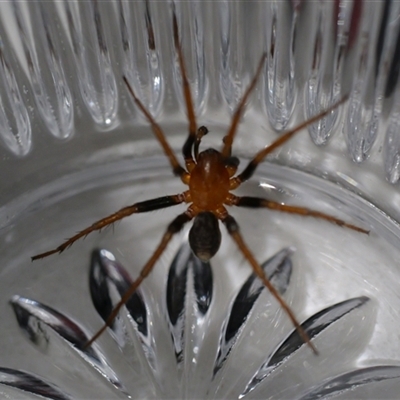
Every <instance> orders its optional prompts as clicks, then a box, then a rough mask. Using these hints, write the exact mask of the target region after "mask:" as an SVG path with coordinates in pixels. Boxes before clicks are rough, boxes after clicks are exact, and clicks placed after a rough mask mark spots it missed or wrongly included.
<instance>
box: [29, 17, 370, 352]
mask: <svg viewBox="0 0 400 400" xmlns="http://www.w3.org/2000/svg"><path fill="white" fill-rule="evenodd" d="M172 22H173V37H174V44H175V51H176V53H177V57H178V62H179V66H180V70H181V74H182V84H183V94H184V98H185V103H186V111H187V115H188V120H189V135H188V138H187V140H186V142H185V143H184V145H183V149H182V152H183V157H184V160H185V166H186V169H185V168H183V167H182V166H181V165H180V163H179V161H178V160H177V158H176V156H175V154H174V152H173V151H172V149H171V147H170V145H169V144H168V141H167V139H166V137H165V134H164V133H163V131H162V129H161V127H160V126H159V125H158V124H157V122H156V121H155V120H154V118H153V117H152V115H151V114H150V112H149V111H148V110H147V109H146V108H145V107H144V105H143V104H142V103H141V101H140V100H139V99H138V97H137V96H136V94H135V92H134V91H133V89H132V87H131V85H130V84H129V82H128V80H127V78H126V77H123V79H124V82H125V84H126V86H127V89H128V91H129V92H130V94H131V95H132V97H133V100H134V102H135V103H136V105H137V107H138V108H139V109H140V110H141V112H142V113H143V114H144V116H145V117H146V119H147V120H148V121H149V123H150V125H151V128H152V130H153V132H154V134H155V136H156V138H157V140H158V141H159V142H160V145H161V146H162V148H163V151H164V153H165V154H166V156H167V157H168V160H169V162H170V164H171V167H172V170H173V173H174V174H175V175H176V176H178V177H179V178H180V179H181V181H182V182H183V183H184V184H185V185H188V186H189V190H186V191H185V192H183V193H180V194H175V195H169V196H163V197H159V198H156V199H152V200H147V201H142V202H139V203H135V204H133V205H131V206H128V207H124V208H122V209H121V210H119V211H117V212H116V213H114V214H111V215H109V216H108V217H105V218H103V219H101V220H99V221H97V222H95V223H94V224H92V225H91V226H89V227H87V228H86V229H83V230H82V231H80V232H79V233H77V234H76V235H74V236H72V237H71V238H70V239H68V240H66V241H65V242H64V243H62V244H61V245H60V246H58V247H57V248H55V249H53V250H50V251H47V252H45V253H41V254H38V255H35V256H34V257H32V260H37V259H40V258H44V257H47V256H49V255H51V254H54V253H61V252H63V251H64V250H65V249H66V248H68V247H69V246H71V245H72V244H73V243H74V242H75V241H77V240H78V239H80V238H82V237H85V236H86V235H88V234H89V233H91V232H93V231H96V230H101V229H102V228H104V227H106V226H108V225H110V224H113V223H114V222H116V221H119V220H121V219H123V218H125V217H128V216H129V215H132V214H136V213H142V212H149V211H153V210H158V209H161V208H166V207H171V206H174V205H177V204H181V203H188V204H189V206H188V208H187V210H186V211H185V212H184V213H182V214H180V215H178V216H177V217H176V218H175V219H174V220H173V221H172V222H171V223H170V224H169V225H168V228H167V230H166V232H165V233H164V235H163V236H162V239H161V242H160V243H159V244H158V246H157V248H156V249H155V251H154V253H153V255H152V256H151V257H150V259H149V260H148V261H147V263H146V264H145V265H144V267H143V268H142V270H141V272H140V274H139V277H138V278H137V279H136V280H135V281H134V282H133V283H132V285H131V286H130V288H129V289H128V290H127V291H126V293H125V294H124V295H123V296H122V298H121V300H120V301H119V303H118V304H117V306H116V307H115V308H114V310H113V311H112V313H111V314H110V316H109V317H108V319H107V321H106V323H105V324H104V325H103V327H102V328H101V329H100V330H99V331H98V332H97V333H96V334H95V335H94V336H93V337H92V338H91V339H90V340H89V341H88V342H87V343H86V346H89V345H91V344H92V343H93V342H94V341H95V340H96V339H97V338H98V337H99V336H100V335H101V334H102V333H103V332H104V331H105V329H106V328H107V327H108V326H110V325H111V323H112V321H113V320H114V318H115V317H116V316H117V314H118V312H119V310H120V309H121V307H122V306H123V305H124V304H125V303H126V302H127V301H128V299H129V298H130V297H131V296H132V294H133V293H134V292H135V291H136V290H137V288H138V287H139V285H140V284H141V283H142V282H143V280H144V279H145V278H146V277H147V275H148V274H149V273H150V272H151V271H152V269H153V267H154V265H155V263H156V262H157V260H158V259H159V257H160V255H161V254H162V253H163V251H164V250H165V248H166V247H167V245H168V243H169V242H170V240H171V238H172V237H173V236H174V234H176V233H177V232H179V231H180V230H181V229H182V227H183V226H184V225H185V224H186V223H187V222H189V221H191V220H192V219H194V221H193V226H192V228H191V229H190V232H189V243H190V246H191V248H192V250H193V252H194V254H195V255H196V256H197V257H198V258H200V259H201V260H203V261H208V260H210V259H211V258H212V257H213V256H214V255H215V254H216V253H217V251H218V249H219V247H220V243H221V232H220V230H219V222H218V221H222V223H223V224H224V225H225V226H226V228H227V231H228V233H229V234H230V235H231V237H232V238H233V240H234V241H235V242H236V244H237V246H238V247H239V249H240V251H241V252H242V253H243V255H244V257H245V258H246V260H247V261H248V262H249V264H250V265H251V267H252V268H253V271H254V272H255V274H256V275H257V276H258V277H259V279H261V281H262V282H263V284H264V285H265V286H266V287H267V288H268V290H269V291H270V292H271V294H272V295H273V296H274V297H275V299H276V300H277V301H278V303H279V304H280V305H281V306H282V308H283V309H284V310H285V312H286V313H287V315H288V317H289V318H290V320H291V321H292V323H293V325H294V326H295V328H296V329H297V332H298V333H299V335H300V336H301V338H302V339H303V341H304V342H305V343H307V344H308V345H309V346H310V348H311V349H312V350H313V351H314V352H315V353H317V350H316V348H315V346H314V345H313V344H312V343H311V342H310V340H309V337H308V335H307V334H306V332H305V331H304V330H303V328H302V327H301V325H300V324H299V322H298V321H297V319H296V317H295V315H294V313H293V311H292V310H291V309H290V307H289V306H288V305H287V303H286V302H285V300H284V299H283V298H282V297H281V295H280V294H279V293H278V291H277V290H276V289H275V288H274V286H272V284H271V283H270V281H269V280H268V278H267V277H266V275H265V274H264V271H263V269H262V268H261V266H260V264H259V263H258V261H257V260H256V259H255V257H254V256H253V254H252V252H251V251H250V249H249V248H248V246H247V244H246V243H245V241H244V240H243V237H242V235H241V233H240V230H239V226H238V224H237V222H236V220H235V219H234V218H233V217H232V216H231V215H230V214H229V213H228V211H227V209H226V206H238V207H249V208H268V209H271V210H276V211H282V212H287V213H292V214H298V215H303V216H312V217H316V218H321V219H324V220H327V221H329V222H332V223H335V224H337V225H340V226H344V227H347V228H350V229H353V230H355V231H358V232H362V233H369V231H367V230H365V229H362V228H359V227H357V226H355V225H352V224H349V223H347V222H345V221H342V220H340V219H338V218H335V217H333V216H330V215H327V214H324V213H321V212H319V211H314V210H310V209H307V208H303V207H296V206H289V205H284V204H280V203H277V202H274V201H270V200H268V199H264V198H258V197H248V196H243V197H239V196H235V195H234V194H232V193H231V191H232V190H234V189H236V188H238V187H239V186H240V185H241V184H242V183H243V182H245V181H247V180H248V179H250V178H251V177H252V175H253V173H254V171H255V170H256V168H257V166H258V165H259V163H260V162H261V161H263V159H264V158H265V157H266V156H267V155H268V154H269V153H271V152H272V151H273V150H275V149H276V148H278V147H280V146H281V145H282V144H284V143H285V142H286V141H288V140H289V139H290V138H291V137H292V136H293V135H294V134H295V133H297V132H299V131H300V130H302V129H303V128H305V127H306V126H308V125H310V124H312V123H314V122H316V121H318V120H319V119H321V118H323V117H325V116H326V115H328V114H330V113H331V112H332V111H333V110H334V109H335V108H336V107H338V106H339V105H340V104H342V103H343V102H345V101H346V99H347V97H344V98H342V99H341V100H340V101H339V102H337V103H336V104H334V105H333V106H331V107H329V108H328V109H326V110H325V111H324V112H322V113H320V114H319V115H316V116H315V117H313V118H311V119H309V120H307V121H306V122H304V123H302V124H300V125H299V126H297V127H295V128H294V129H292V130H290V131H288V132H286V133H285V134H283V135H282V136H280V137H279V139H277V140H276V141H274V142H273V143H272V144H270V145H269V146H267V147H265V148H263V149H262V150H260V151H259V152H258V153H257V154H256V155H255V157H254V158H253V159H252V160H251V161H250V162H249V163H248V164H247V166H246V168H244V170H243V171H242V172H241V173H239V174H238V175H235V174H236V172H237V169H238V165H239V160H238V158H236V157H233V156H232V155H231V148H232V143H233V139H234V136H235V133H236V131H237V126H238V124H239V121H240V118H241V116H242V113H243V110H244V107H245V104H246V101H247V99H248V97H249V95H250V93H251V92H252V91H253V89H254V87H255V86H256V83H257V80H258V77H259V76H260V74H261V71H262V69H263V66H264V61H265V58H266V55H265V54H264V55H263V56H262V57H261V60H260V62H259V64H258V67H257V71H256V74H255V75H254V78H253V79H252V81H251V83H250V85H249V87H248V88H247V90H246V91H245V93H244V95H243V98H242V99H241V101H240V103H239V105H238V107H237V109H236V111H235V113H234V115H233V118H232V122H231V124H230V127H229V130H228V133H227V135H226V136H225V138H224V141H223V142H224V143H223V146H222V150H221V151H218V150H215V149H207V150H204V151H202V152H200V153H199V145H200V142H201V139H202V137H203V136H204V135H206V134H207V133H208V129H207V128H206V127H204V126H202V127H200V128H197V122H196V116H195V112H194V107H193V100H192V95H191V91H190V86H189V82H188V79H187V75H186V68H185V63H184V59H183V53H182V49H181V44H180V41H179V32H178V24H177V19H176V15H175V13H173V19H172Z"/></svg>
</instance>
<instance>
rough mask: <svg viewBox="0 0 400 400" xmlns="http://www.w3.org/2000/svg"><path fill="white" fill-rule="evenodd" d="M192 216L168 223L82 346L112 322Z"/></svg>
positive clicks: (182, 216)
mask: <svg viewBox="0 0 400 400" xmlns="http://www.w3.org/2000/svg"><path fill="white" fill-rule="evenodd" d="M192 218H193V217H192V215H191V214H190V212H188V211H186V212H184V213H183V214H180V215H178V216H177V217H176V218H175V219H174V220H173V221H172V222H171V223H170V224H169V225H168V228H167V230H166V232H165V233H164V235H163V237H162V239H161V242H160V243H159V245H158V246H157V248H156V250H155V251H154V253H153V255H152V256H151V257H150V259H149V260H148V261H147V263H146V264H145V266H144V267H143V268H142V270H141V271H140V274H139V277H138V278H137V279H136V280H135V281H134V282H133V283H132V285H131V286H130V287H129V288H128V290H127V291H126V292H125V293H124V295H123V296H122V297H121V300H120V301H119V302H118V304H117V305H116V306H115V307H114V309H113V310H112V312H111V314H110V315H109V316H108V318H107V320H106V322H105V324H104V325H103V326H102V327H101V329H99V330H98V331H97V332H96V333H95V334H94V335H93V336H92V338H91V339H90V340H89V341H88V342H87V343H86V344H85V345H84V348H87V347H88V346H90V345H91V344H92V343H93V342H94V341H95V340H96V339H98V338H99V336H100V335H101V334H102V333H103V332H104V331H105V330H106V329H107V327H108V326H111V324H112V322H113V321H114V318H115V317H116V316H117V315H118V312H119V310H120V309H121V307H122V306H123V305H124V304H125V303H126V302H127V301H128V300H129V298H130V297H131V296H132V294H133V293H134V292H135V291H136V290H137V288H138V287H139V286H140V284H141V283H142V282H143V280H144V279H145V278H146V277H147V276H148V275H149V273H150V272H151V271H152V269H153V267H154V264H155V263H156V262H157V260H158V259H159V258H160V256H161V254H162V253H163V251H164V250H165V248H166V247H167V245H168V243H169V242H170V241H171V239H172V237H173V236H174V234H175V233H178V232H179V231H180V230H181V229H182V227H183V226H184V225H185V224H186V223H187V222H189V221H190V220H191V219H192Z"/></svg>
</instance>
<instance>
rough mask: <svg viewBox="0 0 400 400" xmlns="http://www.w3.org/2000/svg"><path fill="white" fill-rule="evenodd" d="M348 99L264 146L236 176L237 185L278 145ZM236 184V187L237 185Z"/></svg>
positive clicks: (342, 100)
mask: <svg viewBox="0 0 400 400" xmlns="http://www.w3.org/2000/svg"><path fill="white" fill-rule="evenodd" d="M347 99H348V96H344V97H343V98H342V99H341V100H339V101H338V102H337V103H335V104H333V105H332V106H330V107H329V108H327V109H326V110H325V111H323V112H321V113H320V114H318V115H316V116H314V117H312V118H310V119H308V120H307V121H304V122H303V123H301V124H300V125H298V126H296V127H295V128H293V129H291V130H290V131H288V132H286V133H284V134H283V135H282V136H280V137H279V138H278V139H277V140H275V142H273V143H272V144H270V145H269V146H267V147H264V149H262V150H261V151H259V152H258V153H257V154H256V156H255V157H254V158H253V159H252V160H251V161H250V162H249V163H248V165H247V167H246V168H245V169H244V170H243V172H241V173H240V174H239V175H238V176H237V177H236V178H235V180H236V185H237V186H239V185H240V184H241V183H243V182H244V181H247V180H248V179H250V178H251V177H252V176H253V173H254V171H255V170H256V168H257V167H258V164H260V162H261V161H262V160H263V159H264V158H265V157H266V156H267V155H268V154H269V153H271V152H272V151H274V150H275V149H277V148H278V147H280V146H282V145H283V144H284V143H285V142H287V141H288V140H289V139H290V138H291V137H292V136H294V135H295V134H296V133H298V132H300V131H301V130H302V129H304V128H306V127H307V126H308V125H311V124H313V123H314V122H317V121H319V120H320V119H322V118H324V117H325V116H327V115H328V114H330V113H331V112H332V111H333V110H334V109H335V108H337V107H339V106H340V105H341V104H342V103H344V102H345V101H346V100H347ZM237 186H236V187H237Z"/></svg>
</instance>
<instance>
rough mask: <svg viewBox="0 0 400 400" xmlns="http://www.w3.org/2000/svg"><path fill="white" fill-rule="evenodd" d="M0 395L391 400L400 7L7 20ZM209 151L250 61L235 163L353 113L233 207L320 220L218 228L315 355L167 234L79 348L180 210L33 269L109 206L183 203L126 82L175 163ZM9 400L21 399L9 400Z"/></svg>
mask: <svg viewBox="0 0 400 400" xmlns="http://www.w3.org/2000/svg"><path fill="white" fill-rule="evenodd" d="M1 7H2V8H1V13H0V18H1V19H0V87H1V90H0V99H1V110H0V127H1V129H0V131H1V132H0V137H1V139H2V142H1V143H2V147H1V148H0V153H1V157H0V160H1V161H0V162H1V172H0V180H1V182H0V187H1V193H0V224H1V228H0V229H1V230H0V237H1V241H0V246H1V254H2V255H3V260H4V263H3V267H2V269H1V281H0V282H1V291H0V293H1V296H0V312H1V315H2V318H3V324H2V326H1V327H0V330H1V335H0V344H1V345H0V348H1V350H0V352H1V354H2V361H1V365H0V367H1V368H0V393H1V394H2V395H3V396H4V397H6V396H8V397H9V398H30V399H31V398H43V397H44V398H51V399H65V398H82V399H83V398H107V399H110V398H234V397H235V398H242V397H246V398H261V397H265V398H301V399H311V398H324V397H326V398H327V397H334V396H336V397H338V398H378V397H379V398H393V397H396V393H397V389H398V387H399V385H400V364H399V357H398V354H399V342H398V340H397V336H398V328H399V324H398V321H399V311H398V310H399V309H400V304H399V303H400V299H399V297H398V292H399V282H400V279H399V278H400V271H399V268H398V265H397V263H398V261H397V260H398V259H399V250H398V249H399V248H400V246H399V244H400V230H399V224H398V222H397V221H398V220H399V219H400V216H399V208H398V204H399V200H400V199H399V194H398V187H397V185H396V182H397V180H398V170H399V169H398V168H399V165H400V164H399V163H398V144H397V142H398V141H397V133H396V132H397V130H396V129H397V124H398V109H399V99H398V97H399V96H398V92H399V91H398V88H397V75H396V74H397V72H396V71H398V70H397V69H396V65H397V64H396V59H398V57H396V54H397V53H396V51H397V36H398V32H399V21H398V18H397V16H398V11H399V10H398V7H399V6H398V5H397V3H396V4H392V3H389V2H374V3H364V2H356V1H354V2H349V1H346V2H345V1H339V2H318V3H317V2H302V1H299V2H280V1H271V2H264V3H259V2H230V1H219V2H215V3H208V2H207V3H205V2H196V1H190V2H164V3H159V2H145V1H143V2H133V3H131V2H122V1H115V2H95V1H93V2H78V3H72V2H68V1H65V2H46V3H42V2H39V3H34V2H28V3H20V2H11V3H8V2H7V3H2V4H1ZM172 10H175V13H176V15H177V20H178V26H179V32H180V38H181V43H182V48H183V53H184V59H185V64H186V67H187V72H188V77H189V82H190V86H191V90H192V93H193V100H194V108H195V112H196V115H197V120H198V125H205V126H207V127H208V129H209V130H210V133H209V134H208V135H207V137H205V138H204V139H203V142H202V149H204V148H207V147H213V148H216V149H219V148H220V146H221V145H222V139H223V137H224V135H225V134H226V131H227V129H228V127H229V124H230V121H231V118H232V115H233V113H234V111H235V109H236V106H237V105H238V102H239V101H240V99H241V97H242V95H243V92H244V90H245V89H246V88H247V87H248V85H249V83H250V81H251V79H252V77H253V76H254V73H255V70H256V67H257V65H258V63H259V60H260V58H261V57H262V54H263V53H264V52H266V54H267V61H266V66H265V68H264V70H263V72H262V76H261V78H260V79H259V81H258V83H257V86H256V89H255V90H254V92H253V93H252V95H251V98H250V100H249V102H248V104H247V107H246V111H245V113H244V116H243V118H242V120H241V123H240V125H239V129H238V132H237V135H236V138H235V141H234V146H233V153H234V154H235V155H237V156H238V157H239V159H240V161H241V167H242V166H243V165H246V163H247V162H248V160H249V159H251V158H252V157H253V156H254V154H255V153H256V152H257V151H258V150H260V149H261V148H263V147H264V146H265V145H267V144H269V143H271V142H272V141H273V140H274V139H275V138H277V137H278V136H277V135H278V134H279V133H280V132H281V131H285V130H287V129H289V128H291V127H293V126H295V125H296V124H297V123H300V122H301V121H304V120H305V119H307V118H309V117H311V116H312V115H315V114H317V113H319V112H320V111H321V110H323V109H325V108H326V107H328V106H329V105H330V104H332V103H334V102H335V101H337V100H338V99H340V98H342V96H344V95H345V94H348V95H349V99H348V100H347V102H346V103H345V104H344V105H343V106H342V107H340V108H337V109H336V110H335V111H334V112H333V113H331V114H330V115H329V116H327V117H326V118H324V119H322V120H321V121H319V122H318V123H316V124H314V125H312V126H311V127H309V128H308V131H309V132H308V133H307V132H306V130H303V131H302V132H299V133H298V134H297V135H296V137H295V138H293V139H292V140H291V141H290V142H289V143H287V144H285V145H284V146H283V147H282V148H280V149H278V150H277V151H276V152H274V153H273V154H271V155H270V156H269V157H268V159H267V160H266V161H265V162H263V163H262V164H261V165H260V167H259V168H258V169H257V171H256V173H255V175H254V177H253V178H252V179H251V180H250V181H249V182H247V183H245V184H243V185H242V186H241V187H240V188H239V190H238V191H237V192H236V193H237V194H238V195H248V196H259V197H266V198H269V199H271V200H272V201H275V202H278V203H284V204H289V205H298V206H303V207H308V208H312V209H316V210H318V211H321V212H325V213H328V214H332V215H335V216H336V217H338V218H341V219H343V220H346V221H349V222H351V223H354V224H356V225H357V226H360V227H362V228H364V229H367V230H369V231H370V233H369V235H365V234H361V233H358V232H354V231H351V230H349V229H345V228H341V227H338V226H336V225H333V224H330V223H328V222H326V221H322V220H319V219H315V218H309V217H301V216H296V215H290V214H286V213H279V212H276V211H271V210H262V209H258V210H251V209H244V208H232V209H231V210H230V212H231V213H232V215H234V217H235V218H236V219H237V221H238V223H239V225H240V228H241V232H242V234H243V237H244V239H245V241H246V243H247V244H248V246H249V247H250V249H251V251H252V252H253V254H254V256H255V257H256V259H257V260H258V261H259V262H260V263H262V266H263V267H264V269H265V271H266V273H267V275H268V276H270V278H271V281H272V283H273V284H274V285H275V287H276V288H277V290H278V291H279V292H280V293H281V294H282V296H283V297H284V299H285V300H286V301H287V303H288V304H289V305H290V307H291V308H292V309H293V311H294V313H295V315H296V316H297V318H298V319H299V321H300V322H301V323H302V325H303V327H304V329H305V330H306V331H307V332H308V333H309V336H310V338H311V339H312V342H313V344H314V345H315V346H316V348H317V349H318V351H319V355H318V356H316V355H315V354H314V353H313V352H312V351H311V350H310V348H309V347H307V345H305V344H304V343H303V342H302V341H301V340H300V339H299V337H298V335H297V333H296V331H295V330H294V328H293V326H292V324H291V323H290V320H289V319H288V318H287V315H286V314H285V313H284V311H283V310H281V309H280V307H279V306H278V305H277V303H276V301H275V300H274V298H273V297H272V296H271V295H270V294H269V292H268V291H267V290H265V289H263V287H262V285H261V284H260V283H259V282H258V280H257V279H255V278H254V276H253V275H252V270H251V268H249V265H248V263H247V262H246V260H245V259H244V257H243V256H242V255H241V253H240V252H239V250H238V249H237V248H236V247H235V244H234V243H233V241H232V240H231V239H230V238H229V235H228V233H227V232H226V230H224V228H222V234H223V240H222V245H221V248H220V250H219V252H218V254H217V255H216V256H215V257H214V258H213V259H212V260H211V261H210V263H204V262H201V261H199V260H198V259H197V258H195V257H194V256H193V255H192V253H191V251H190V248H189V247H188V244H187V234H188V228H185V229H184V230H183V231H182V232H181V233H179V234H177V235H176V236H175V237H174V239H173V240H172V241H171V243H170V245H169V246H168V248H167V249H166V251H165V252H164V253H163V255H162V256H161V257H160V259H159V261H158V262H157V264H156V266H155V268H154V271H153V272H152V273H151V275H150V276H149V277H148V278H147V279H146V280H145V282H144V283H143V284H142V285H141V286H140V289H139V290H138V291H137V293H136V294H135V295H134V296H133V297H132V298H131V300H130V301H129V303H128V304H127V306H126V307H124V308H123V309H122V310H121V312H120V314H119V316H118V318H117V319H116V321H115V323H114V324H113V326H112V327H111V328H109V329H108V330H107V332H105V333H104V334H103V335H102V336H101V337H100V338H99V339H98V340H97V341H96V342H95V343H94V344H93V345H92V346H90V347H87V348H85V347H84V345H85V343H86V342H87V340H88V339H89V338H90V337H91V336H92V335H93V334H94V333H95V332H96V331H97V330H98V329H99V328H100V327H101V325H102V324H103V322H104V319H106V318H107V315H108V314H109V312H110V309H111V308H112V307H113V305H115V304H116V303H117V302H118V300H119V298H120V296H121V295H122V293H124V291H125V290H126V288H127V287H128V285H129V284H130V282H132V280H134V279H135V278H136V276H137V275H138V273H139V271H140V269H141V268H142V266H143V265H144V263H145V262H146V261H147V259H148V258H149V257H150V256H151V255H152V253H153V251H154V249H155V247H156V246H157V243H158V242H159V240H160V238H161V235H162V234H163V232H164V230H165V229H166V227H167V225H168V223H169V222H170V221H172V219H173V218H174V217H175V216H176V215H178V214H179V213H181V212H183V211H184V209H185V206H184V205H179V206H176V207H174V208H168V209H165V210H159V211H155V212H152V213H143V214H138V215H134V216H131V217H129V218H127V219H124V220H123V221H121V222H119V223H117V224H115V225H114V226H112V227H109V228H107V229H105V230H104V231H102V232H101V233H100V234H99V233H93V234H91V235H89V236H88V237H87V238H85V239H84V240H81V241H78V242H77V243H75V244H74V245H73V246H72V247H71V248H70V249H68V250H66V251H65V252H63V253H62V254H60V255H52V256H51V257H48V258H45V259H43V260H40V261H35V262H34V263H32V262H31V261H30V258H31V257H32V256H33V255H35V254H38V253H40V252H43V251H47V250H49V249H51V248H54V247H56V246H58V245H59V244H60V243H61V242H62V241H63V240H64V239H65V238H67V237H70V236H71V235H73V234H75V233H76V232H77V231H79V230H81V229H83V228H84V227H86V226H89V225H90V224H91V223H93V221H96V220H98V219H99V218H102V217H104V216H106V215H109V214H110V213H112V212H114V211H116V210H118V209H120V208H121V207H124V206H127V205H130V204H133V203H135V202H137V201H142V200H145V199H150V198H155V197H159V196H163V195H166V194H175V193H180V192H182V191H183V190H185V187H184V185H182V183H181V182H180V180H179V179H177V178H176V177H174V176H173V173H172V171H171V168H170V165H169V163H168V160H167V159H166V157H165V155H164V154H163V152H162V149H161V147H160V145H159V143H158V142H157V140H156V139H155V137H154V135H153V133H152V131H151V128H150V126H149V124H148V122H147V120H146V118H145V117H144V116H143V114H142V113H141V112H140V111H139V110H138V109H137V107H135V105H134V104H133V101H132V99H131V97H130V95H129V93H128V91H127V90H126V87H125V85H124V83H123V79H122V76H124V75H125V76H126V77H127V78H128V80H129V81H130V82H131V84H132V86H133V88H134V90H135V92H136V93H138V96H139V98H140V99H141V101H142V102H143V104H144V105H145V107H146V108H147V109H148V110H149V111H150V113H151V114H152V115H153V116H154V118H155V119H156V121H157V122H158V123H159V124H160V126H161V127H162V129H163V130H164V132H165V136H166V137H167V139H168V141H169V143H170V144H171V147H172V148H173V149H174V150H175V152H176V154H177V155H178V157H179V160H180V161H182V157H181V155H180V154H181V148H182V145H183V143H184V141H185V139H186V137H187V132H188V122H187V118H186V112H185V102H184V98H183V94H182V76H181V72H180V69H179V65H178V62H177V58H176V54H175V49H174V44H173V34H172ZM24 396H25V397H24Z"/></svg>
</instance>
